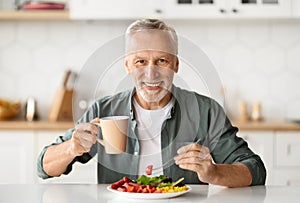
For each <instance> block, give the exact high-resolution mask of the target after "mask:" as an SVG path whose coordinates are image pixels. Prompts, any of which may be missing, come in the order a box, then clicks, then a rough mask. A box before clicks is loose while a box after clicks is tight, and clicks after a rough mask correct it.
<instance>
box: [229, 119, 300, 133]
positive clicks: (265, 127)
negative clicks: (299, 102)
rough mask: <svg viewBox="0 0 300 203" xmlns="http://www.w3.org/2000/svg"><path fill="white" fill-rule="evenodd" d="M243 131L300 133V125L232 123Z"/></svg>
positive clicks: (269, 122) (268, 122)
mask: <svg viewBox="0 0 300 203" xmlns="http://www.w3.org/2000/svg"><path fill="white" fill-rule="evenodd" d="M232 125H234V126H237V127H238V128H239V129H240V130H241V131H300V123H294V122H287V121H260V122H258V121H257V122H254V121H249V122H239V121H232Z"/></svg>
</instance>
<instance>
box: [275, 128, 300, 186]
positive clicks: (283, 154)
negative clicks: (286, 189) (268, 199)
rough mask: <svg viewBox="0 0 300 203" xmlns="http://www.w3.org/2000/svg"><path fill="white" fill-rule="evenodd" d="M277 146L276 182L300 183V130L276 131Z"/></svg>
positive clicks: (280, 183) (279, 183) (282, 183)
mask: <svg viewBox="0 0 300 203" xmlns="http://www.w3.org/2000/svg"><path fill="white" fill-rule="evenodd" d="M275 147H276V150H275V157H276V159H275V170H274V180H275V184H278V185H300V173H299V172H300V159H299V156H300V132H276V137H275Z"/></svg>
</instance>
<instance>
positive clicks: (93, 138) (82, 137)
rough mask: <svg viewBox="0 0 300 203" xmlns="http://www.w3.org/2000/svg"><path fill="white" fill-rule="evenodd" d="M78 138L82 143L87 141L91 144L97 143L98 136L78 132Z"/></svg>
mask: <svg viewBox="0 0 300 203" xmlns="http://www.w3.org/2000/svg"><path fill="white" fill-rule="evenodd" d="M77 137H78V138H79V139H80V141H82V140H86V141H88V142H91V143H95V142H96V134H91V133H89V132H86V131H81V130H77Z"/></svg>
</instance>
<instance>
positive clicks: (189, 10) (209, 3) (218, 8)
mask: <svg viewBox="0 0 300 203" xmlns="http://www.w3.org/2000/svg"><path fill="white" fill-rule="evenodd" d="M166 5H167V6H166V15H165V16H166V18H170V19H191V18H192V19H193V18H195V19H197V18H223V17H225V16H226V8H227V2H226V0H166Z"/></svg>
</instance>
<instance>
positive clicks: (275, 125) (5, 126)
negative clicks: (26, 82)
mask: <svg viewBox="0 0 300 203" xmlns="http://www.w3.org/2000/svg"><path fill="white" fill-rule="evenodd" d="M232 124H233V125H234V126H237V127H238V128H239V129H240V131H300V124H299V123H292V122H286V121H262V122H238V121H232ZM73 126H74V122H71V121H70V122H48V121H33V122H27V121H0V130H48V131H55V130H57V131H59V130H67V129H69V128H72V127H73Z"/></svg>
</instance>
